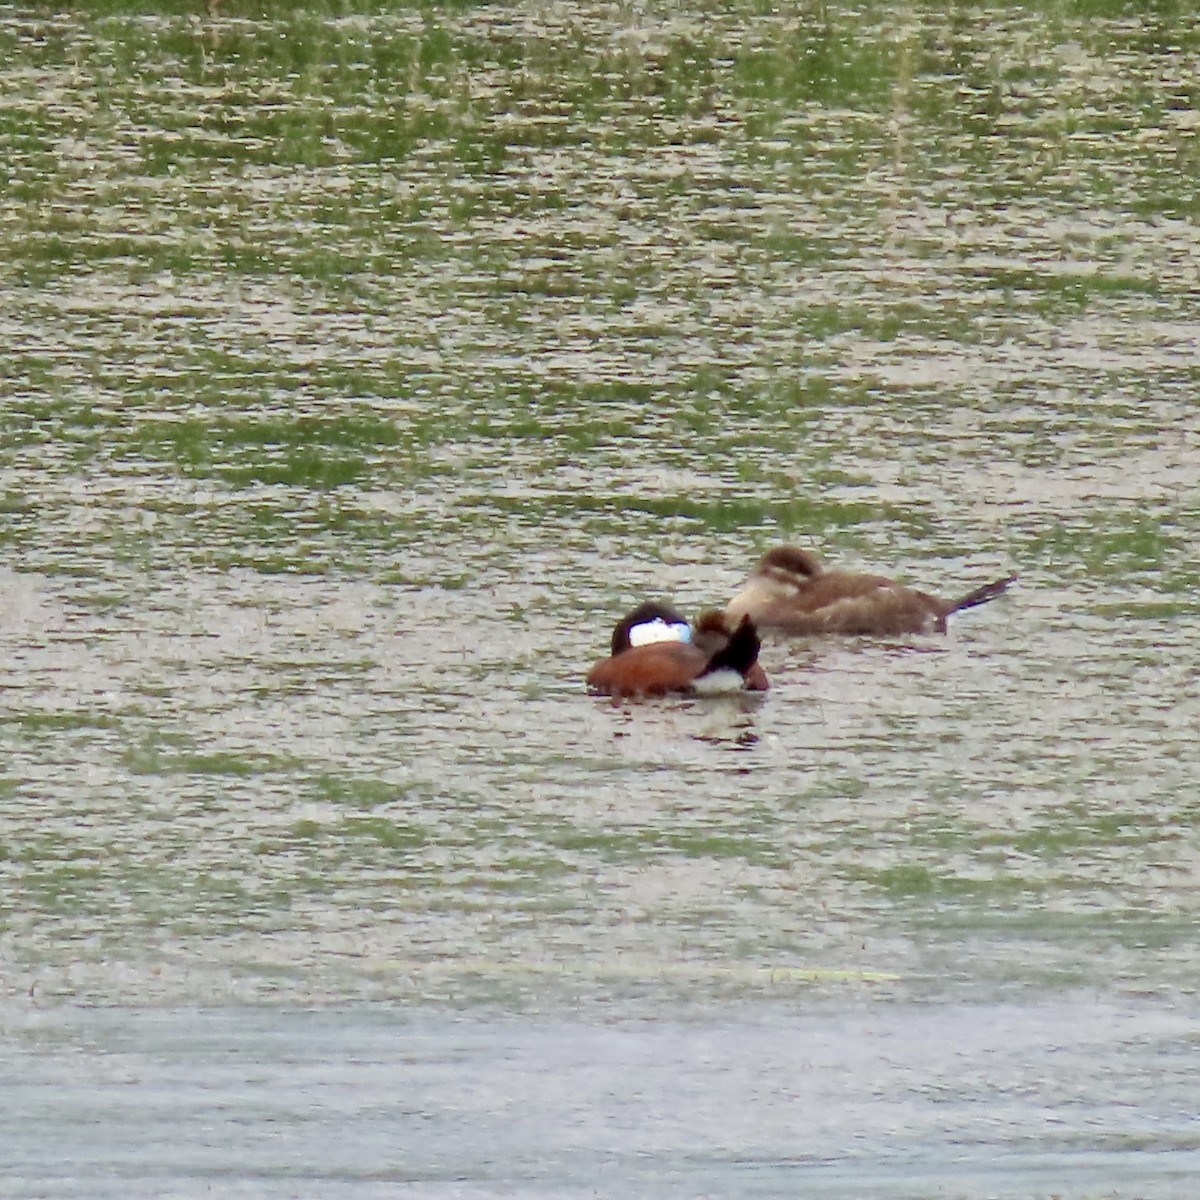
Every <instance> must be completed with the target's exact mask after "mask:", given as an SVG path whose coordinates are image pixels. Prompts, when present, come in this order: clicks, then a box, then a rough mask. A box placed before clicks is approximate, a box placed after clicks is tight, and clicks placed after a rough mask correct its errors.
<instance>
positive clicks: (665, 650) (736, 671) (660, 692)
mask: <svg viewBox="0 0 1200 1200" xmlns="http://www.w3.org/2000/svg"><path fill="white" fill-rule="evenodd" d="M760 645H761V643H760V640H759V636H758V632H757V630H756V629H755V628H754V622H753V621H752V620H751V619H750V618H749V617H742V618H741V620H740V621H739V622H738V624H737V626H736V627H733V626H731V625H730V623H728V622H727V621H726V620H725V617H724V615H723V614H721V613H719V612H709V613H705V614H704V615H703V616H702V617H701V618H700V619H699V621H697V623H696V628H695V629H694V630H693V629H692V627H691V626H690V625H689V624H688V623H687V621H686V620H685V619H684V618H683V617H682V616H680V615H679V613H678V612H676V611H675V609H673V608H671V607H670V605H667V604H657V603H655V602H653V601H648V602H647V603H645V604H639V605H638V606H637V608H635V609H634V610H633V611H632V612H631V613H629V614H628V615H627V616H625V617H623V618H622V619H621V620H620V621H619V622H618V623H617V627H616V629H614V630H613V635H612V654H611V655H610V657H608V658H606V659H603V660H601V661H600V662H598V663H596V665H595V666H594V667H592V669H591V670H590V671H589V672H588V675H587V684H588V687H589V688H590V689H591V690H592V691H593V692H599V693H601V694H602V695H605V696H664V695H667V694H669V693H673V692H682V693H697V694H700V695H709V694H713V693H716V692H731V691H741V690H743V689H745V690H749V691H756V692H764V691H766V690H767V688H768V687H769V686H770V685H769V684H768V682H767V673H766V672H765V671H764V670H763V669H762V667H761V666H760V665H759V662H758V651H759V646H760Z"/></svg>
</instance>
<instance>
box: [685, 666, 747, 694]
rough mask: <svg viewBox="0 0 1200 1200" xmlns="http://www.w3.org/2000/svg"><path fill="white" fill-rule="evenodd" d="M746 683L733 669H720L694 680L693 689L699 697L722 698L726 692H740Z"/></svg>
mask: <svg viewBox="0 0 1200 1200" xmlns="http://www.w3.org/2000/svg"><path fill="white" fill-rule="evenodd" d="M745 683H746V681H745V680H744V679H743V678H742V677H741V675H739V674H738V673H737V671H735V670H734V669H733V668H732V667H720V668H718V669H717V670H716V671H709V673H708V674H707V675H701V676H700V677H699V678H698V679H696V680H694V681H693V682H692V689H693V690H694V691H695V692H696V694H697V695H699V696H720V695H723V694H724V693H725V692H740V691H741V690H742V688H743V686H744V685H745Z"/></svg>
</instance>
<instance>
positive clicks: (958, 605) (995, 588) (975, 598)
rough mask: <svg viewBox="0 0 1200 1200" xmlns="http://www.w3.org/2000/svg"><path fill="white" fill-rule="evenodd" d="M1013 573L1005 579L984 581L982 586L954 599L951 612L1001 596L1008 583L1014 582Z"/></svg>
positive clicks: (972, 606) (960, 610)
mask: <svg viewBox="0 0 1200 1200" xmlns="http://www.w3.org/2000/svg"><path fill="white" fill-rule="evenodd" d="M1016 578H1017V577H1016V576H1015V575H1009V576H1008V577H1007V578H1005V579H994V580H992V582H991V583H985V584H984V585H983V587H977V588H976V589H975V590H974V591H973V592H968V593H967V594H966V595H965V596H964V597H963V598H962V599H961V600H956V601H955V602H954V604H953V605H951V608H950V611H951V612H952V613H956V612H962V610H963V609H964V608H974V607H975V606H976V605H977V604H986V603H987V602H988V601H989V600H995V598H996V597H997V596H1003V595H1004V593H1005V592H1006V591H1008V585H1009V584H1010V583H1015V582H1016Z"/></svg>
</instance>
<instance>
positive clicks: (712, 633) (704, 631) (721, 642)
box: [692, 608, 735, 654]
mask: <svg viewBox="0 0 1200 1200" xmlns="http://www.w3.org/2000/svg"><path fill="white" fill-rule="evenodd" d="M734 624H735V623H734V622H733V621H731V620H730V619H729V618H728V617H727V616H726V615H725V614H724V613H723V612H721V611H719V610H718V609H715V608H712V609H709V610H708V611H707V612H702V613H701V614H700V615H699V616H698V617H697V618H696V624H695V632H694V634H693V637H692V641H693V642H695V644H696V645H697V646H698V647H699V648H700V649H701V650H703V651H705V652H706V653H708V654H713V653H715V652H716V651H717V650H720V649H721V648H722V647H723V646H725V645H727V644H728V642H729V638H730V636H731V635H732V634H733V627H734Z"/></svg>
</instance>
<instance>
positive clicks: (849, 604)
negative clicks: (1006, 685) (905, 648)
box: [725, 546, 1016, 635]
mask: <svg viewBox="0 0 1200 1200" xmlns="http://www.w3.org/2000/svg"><path fill="white" fill-rule="evenodd" d="M1015 579H1016V576H1015V575H1009V576H1007V577H1006V578H1004V579H997V580H994V581H993V582H992V583H985V584H984V585H983V586H982V587H978V588H976V589H975V590H974V591H973V592H968V593H967V594H966V595H965V596H963V597H962V598H961V599H958V600H942V599H939V598H938V597H937V596H931V595H929V594H928V593H927V592H918V591H916V590H915V589H913V588H908V587H905V586H904V585H903V584H899V583H893V582H892V580H890V579H884V578H883V577H882V576H880V575H867V574H861V573H859V572H857V571H827V570H825V568H824V567H822V566H821V564H820V562H819V561H818V560H817V558H816V556H815V555H814V554H811V553H810V552H809V551H807V550H801V549H799V548H798V547H796V546H779V547H777V548H776V549H774V550H768V551H767V553H766V554H764V555H763V556H762V558H761V559H760V560H759V562H758V565H757V566H756V567H755V568H754V570H753V571H752V572H751V573H750V578H749V579H748V580H747V581H746V585H745V587H743V588H742V590H741V591H740V592H738V594H737V595H736V596H734V598H733V599H732V600H731V601H730V602H729V604H728V605H727V606H726V608H725V616H726V617H727V618H728V619H729V620H730V621H731V622H733V621H738V620H741V619H742V618H744V617H749V618H750V619H751V620H752V621H753V622H754V624H755V625H756V626H758V627H759V628H760V629H778V630H780V631H781V632H783V633H795V634H809V633H848V634H878V635H889V634H899V633H945V632H946V618H947V617H948V616H950V614H951V613H956V612H961V611H962V610H963V609H964V608H974V607H975V606H976V605H977V604H986V603H987V602H988V601H989V600H994V599H995V598H996V597H997V596H999V595H1002V594H1003V593H1004V591H1005V590H1006V589H1007V587H1008V585H1009V584H1010V583H1012V582H1013V580H1015Z"/></svg>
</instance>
